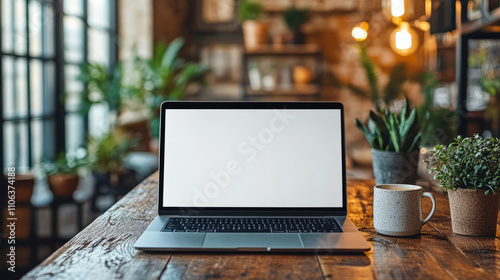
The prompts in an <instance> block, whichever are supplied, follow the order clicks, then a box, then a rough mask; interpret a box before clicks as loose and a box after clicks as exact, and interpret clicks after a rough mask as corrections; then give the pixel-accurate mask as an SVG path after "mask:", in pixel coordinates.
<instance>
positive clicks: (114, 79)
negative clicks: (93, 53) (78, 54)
mask: <svg viewBox="0 0 500 280" xmlns="http://www.w3.org/2000/svg"><path fill="white" fill-rule="evenodd" d="M122 76H123V70H122V67H121V64H119V65H118V66H117V67H116V68H115V69H114V70H110V69H106V67H105V66H104V65H101V64H96V63H84V64H82V65H81V66H80V75H79V76H78V78H77V79H78V80H79V81H81V82H82V83H83V84H84V89H83V91H82V92H81V93H80V94H79V97H80V109H81V111H82V112H83V114H88V112H89V110H90V107H91V106H92V105H94V104H107V105H108V108H109V109H110V110H116V111H119V110H120V108H121V105H122V104H121V103H122V94H121V92H122V90H123V86H122V84H121V80H122Z"/></svg>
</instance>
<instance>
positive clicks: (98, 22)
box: [88, 0, 109, 28]
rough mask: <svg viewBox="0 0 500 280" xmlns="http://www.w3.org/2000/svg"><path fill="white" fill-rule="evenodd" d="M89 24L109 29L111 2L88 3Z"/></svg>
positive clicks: (97, 0)
mask: <svg viewBox="0 0 500 280" xmlns="http://www.w3.org/2000/svg"><path fill="white" fill-rule="evenodd" d="M88 22H89V25H90V26H92V27H102V28H107V27H109V0H89V1H88Z"/></svg>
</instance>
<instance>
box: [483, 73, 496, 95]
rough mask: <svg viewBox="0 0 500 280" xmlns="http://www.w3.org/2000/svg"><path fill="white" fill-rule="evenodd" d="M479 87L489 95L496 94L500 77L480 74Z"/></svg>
mask: <svg viewBox="0 0 500 280" xmlns="http://www.w3.org/2000/svg"><path fill="white" fill-rule="evenodd" d="M479 84H480V86H481V89H482V90H483V91H485V92H487V93H489V94H490V95H491V96H496V95H497V92H499V91H500V78H499V77H488V76H482V77H481V79H480V80H479Z"/></svg>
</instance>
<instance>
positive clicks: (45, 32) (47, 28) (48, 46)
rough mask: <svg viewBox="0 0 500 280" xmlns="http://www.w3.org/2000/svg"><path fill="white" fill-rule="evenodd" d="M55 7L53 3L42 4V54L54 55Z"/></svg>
mask: <svg viewBox="0 0 500 280" xmlns="http://www.w3.org/2000/svg"><path fill="white" fill-rule="evenodd" d="M54 17H55V15H54V8H53V7H52V6H51V5H48V4H47V5H43V6H42V28H41V32H42V38H43V42H42V54H43V55H44V56H53V55H54Z"/></svg>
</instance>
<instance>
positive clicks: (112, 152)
mask: <svg viewBox="0 0 500 280" xmlns="http://www.w3.org/2000/svg"><path fill="white" fill-rule="evenodd" d="M136 143H137V141H136V139H134V138H133V137H130V136H128V135H127V134H126V133H125V132H123V131H122V130H119V129H113V130H111V131H110V132H108V133H105V134H103V135H101V136H99V137H89V141H88V152H89V157H88V158H89V166H90V168H91V170H93V171H96V172H100V173H113V172H118V173H119V172H121V171H123V169H124V162H125V157H126V156H127V154H128V152H129V150H130V149H131V148H133V147H134V146H135V145H136Z"/></svg>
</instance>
